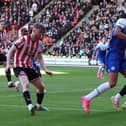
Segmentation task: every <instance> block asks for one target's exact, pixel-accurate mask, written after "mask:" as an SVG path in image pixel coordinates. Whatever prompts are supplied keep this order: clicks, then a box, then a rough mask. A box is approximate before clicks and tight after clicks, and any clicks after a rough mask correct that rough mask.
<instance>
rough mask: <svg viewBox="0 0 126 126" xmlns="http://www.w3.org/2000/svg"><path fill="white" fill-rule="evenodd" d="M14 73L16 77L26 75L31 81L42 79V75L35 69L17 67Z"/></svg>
mask: <svg viewBox="0 0 126 126" xmlns="http://www.w3.org/2000/svg"><path fill="white" fill-rule="evenodd" d="M14 73H15V76H16V77H18V76H19V75H21V74H26V75H27V76H28V79H29V81H31V80H34V79H36V78H38V77H40V75H39V74H38V73H37V72H36V71H35V70H34V69H31V68H23V67H16V68H14Z"/></svg>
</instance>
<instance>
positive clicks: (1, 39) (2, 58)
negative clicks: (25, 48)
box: [0, 19, 15, 88]
mask: <svg viewBox="0 0 126 126" xmlns="http://www.w3.org/2000/svg"><path fill="white" fill-rule="evenodd" d="M9 45H11V42H9V41H8V39H7V34H6V32H5V22H4V20H2V19H0V65H4V66H6V54H7V52H8V46H9ZM6 77H7V80H8V87H9V88H12V87H15V84H13V83H12V81H11V71H10V69H8V71H6Z"/></svg>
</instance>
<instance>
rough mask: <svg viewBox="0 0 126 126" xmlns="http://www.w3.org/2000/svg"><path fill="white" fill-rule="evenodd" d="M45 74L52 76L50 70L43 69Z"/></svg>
mask: <svg viewBox="0 0 126 126" xmlns="http://www.w3.org/2000/svg"><path fill="white" fill-rule="evenodd" d="M45 73H46V74H48V75H50V76H53V73H52V72H51V71H45Z"/></svg>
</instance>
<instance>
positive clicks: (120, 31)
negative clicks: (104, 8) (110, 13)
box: [114, 27, 126, 40]
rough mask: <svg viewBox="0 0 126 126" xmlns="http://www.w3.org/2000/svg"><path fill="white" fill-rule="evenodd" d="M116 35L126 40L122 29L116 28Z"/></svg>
mask: <svg viewBox="0 0 126 126" xmlns="http://www.w3.org/2000/svg"><path fill="white" fill-rule="evenodd" d="M114 35H115V36H117V37H118V38H120V39H124V40H126V35H125V34H124V33H123V32H122V29H121V28H120V27H116V28H115V32H114Z"/></svg>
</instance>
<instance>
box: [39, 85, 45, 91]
mask: <svg viewBox="0 0 126 126" xmlns="http://www.w3.org/2000/svg"><path fill="white" fill-rule="evenodd" d="M44 88H45V87H44V85H41V86H40V87H39V88H38V92H39V93H44Z"/></svg>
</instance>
